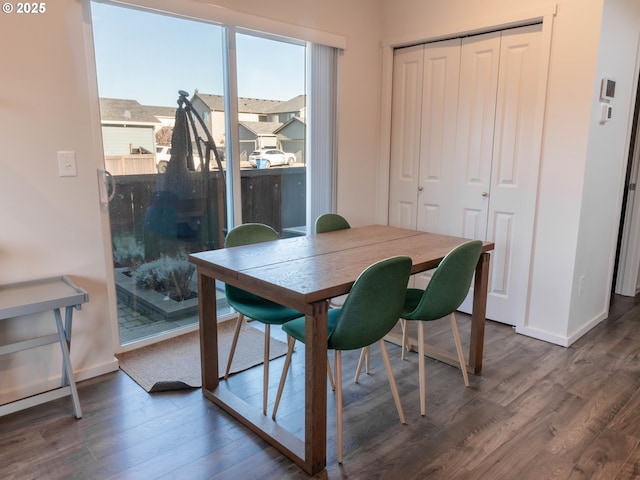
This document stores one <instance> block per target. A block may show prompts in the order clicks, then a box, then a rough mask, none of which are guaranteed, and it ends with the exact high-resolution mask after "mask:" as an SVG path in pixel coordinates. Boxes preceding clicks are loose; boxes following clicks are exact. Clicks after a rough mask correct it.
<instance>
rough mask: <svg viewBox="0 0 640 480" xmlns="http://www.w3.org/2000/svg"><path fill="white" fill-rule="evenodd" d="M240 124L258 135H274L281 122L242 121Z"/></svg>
mask: <svg viewBox="0 0 640 480" xmlns="http://www.w3.org/2000/svg"><path fill="white" fill-rule="evenodd" d="M240 125H242V126H243V127H245V128H246V129H248V130H249V131H251V132H252V133H254V134H256V135H273V133H274V132H275V131H276V130H277V129H279V128H280V126H281V125H282V123H280V122H246V121H242V122H240Z"/></svg>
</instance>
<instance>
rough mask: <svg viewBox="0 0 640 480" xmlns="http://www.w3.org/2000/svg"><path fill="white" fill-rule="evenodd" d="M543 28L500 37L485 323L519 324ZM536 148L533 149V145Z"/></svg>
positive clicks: (535, 162)
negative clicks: (491, 248) (489, 320)
mask: <svg viewBox="0 0 640 480" xmlns="http://www.w3.org/2000/svg"><path fill="white" fill-rule="evenodd" d="M541 32H542V25H531V26H528V27H520V28H515V29H512V30H506V31H504V32H503V33H502V41H501V46H500V73H499V75H498V78H499V80H498V98H497V103H496V121H495V129H494V135H493V161H492V173H491V189H490V197H489V212H488V223H487V240H490V241H493V242H495V244H496V249H495V251H494V252H493V253H492V255H491V264H490V268H491V270H490V273H489V289H488V299H487V318H491V319H495V320H500V321H503V322H506V323H509V324H512V325H513V324H521V320H522V318H518V317H519V316H520V317H522V316H523V315H524V312H525V308H526V296H527V291H528V290H529V270H530V265H531V249H532V241H533V227H534V222H535V208H536V195H537V183H538V182H537V179H538V166H539V161H540V158H539V156H540V145H539V142H538V140H536V139H535V138H534V135H535V131H536V128H535V122H536V118H537V116H536V109H537V106H538V98H539V91H540V88H539V84H540V79H539V75H538V72H539V68H540V54H541V38H542V35H541ZM536 142H537V143H536Z"/></svg>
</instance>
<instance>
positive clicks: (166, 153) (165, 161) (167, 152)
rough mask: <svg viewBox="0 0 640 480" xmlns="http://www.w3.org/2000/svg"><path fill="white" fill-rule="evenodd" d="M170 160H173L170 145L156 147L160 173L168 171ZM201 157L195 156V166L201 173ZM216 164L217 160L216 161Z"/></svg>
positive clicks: (157, 164)
mask: <svg viewBox="0 0 640 480" xmlns="http://www.w3.org/2000/svg"><path fill="white" fill-rule="evenodd" d="M169 160H171V147H170V146H168V145H157V146H156V167H157V168H158V173H164V172H166V171H167V166H168V165H169ZM200 163H201V162H200V157H199V156H198V155H195V154H194V155H193V165H194V166H195V169H196V171H198V172H199V171H200V168H201V166H200ZM214 163H215V160H214Z"/></svg>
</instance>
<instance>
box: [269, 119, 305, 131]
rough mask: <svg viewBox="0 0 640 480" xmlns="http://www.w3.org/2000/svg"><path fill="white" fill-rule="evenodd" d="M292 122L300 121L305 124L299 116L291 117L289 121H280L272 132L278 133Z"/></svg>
mask: <svg viewBox="0 0 640 480" xmlns="http://www.w3.org/2000/svg"><path fill="white" fill-rule="evenodd" d="M294 122H300V123H301V124H303V125H305V123H304V121H303V120H302V119H301V118H300V117H292V118H290V119H289V121H287V122H285V123H281V124H280V126H279V127H278V128H276V129H275V130H274V131H273V133H276V134H277V133H280V132H281V131H282V130H284V129H285V128H287V127H288V126H289V125H291V124H292V123H294Z"/></svg>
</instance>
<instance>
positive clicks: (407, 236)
mask: <svg viewBox="0 0 640 480" xmlns="http://www.w3.org/2000/svg"><path fill="white" fill-rule="evenodd" d="M466 241H468V240H467V239H464V238H458V237H451V236H446V235H439V234H433V233H426V232H420V231H416V230H409V229H403V228H397V227H390V226H386V225H369V226H363V227H357V228H350V229H346V230H339V231H335V232H327V233H322V234H316V235H306V236H300V237H293V238H287V239H281V240H275V241H271V242H264V243H259V244H253V245H245V246H240V247H233V248H224V249H220V250H211V251H206V252H200V253H194V254H191V255H189V260H190V261H191V262H192V263H193V264H195V265H196V266H197V272H198V288H199V297H200V301H199V315H200V349H201V362H202V392H203V395H204V396H205V397H206V398H208V399H209V400H211V401H212V402H213V403H215V404H216V405H219V406H220V407H221V408H222V409H223V410H225V411H226V412H228V413H229V414H230V415H232V416H233V417H235V418H236V419H237V420H239V421H240V422H241V423H243V424H244V425H245V426H247V427H248V428H250V429H251V430H252V431H253V432H255V433H256V434H258V435H259V436H260V437H262V438H263V439H265V440H266V441H267V442H268V443H270V444H271V445H273V446H274V447H275V448H276V449H278V450H279V451H280V452H282V453H283V454H284V455H286V456H287V457H289V458H290V459H291V460H293V461H294V462H295V463H296V464H298V465H299V466H300V467H301V468H302V469H303V470H304V471H306V472H307V473H309V474H311V475H313V474H316V473H318V472H320V471H322V470H323V469H324V468H325V465H326V437H327V435H326V425H327V421H326V416H327V378H326V372H327V310H328V308H329V300H330V299H331V298H333V297H337V296H340V295H343V294H346V293H348V292H349V290H350V289H351V286H352V285H353V283H354V282H355V280H356V278H357V277H358V275H359V274H360V273H361V272H362V271H363V270H364V269H365V268H366V267H368V266H369V265H371V264H372V263H374V262H376V261H378V260H382V259H384V258H388V257H392V256H396V255H408V256H409V257H411V259H412V264H413V266H412V270H411V272H412V273H418V272H422V271H425V270H430V269H432V268H435V267H437V266H438V264H439V263H440V261H441V260H442V258H443V257H444V256H445V255H446V254H447V253H448V252H449V251H450V250H451V249H452V248H454V247H456V246H457V245H460V244H461V243H464V242H466ZM493 248H494V245H493V243H491V242H484V243H483V253H482V255H481V256H480V260H479V261H478V264H477V267H476V274H475V281H474V290H473V311H472V320H471V334H470V335H471V336H470V345H469V354H468V365H467V366H466V368H467V369H468V370H469V371H470V372H472V373H475V374H479V373H480V371H481V369H482V350H483V344H484V323H485V311H486V298H487V283H488V271H489V253H488V252H489V251H491V250H493ZM217 280H218V281H222V282H225V283H228V284H230V285H234V286H236V287H239V288H242V289H244V290H247V291H249V292H252V293H255V294H257V295H260V296H261V297H264V298H267V299H269V300H272V301H274V302H277V303H280V304H282V305H286V306H288V307H291V308H295V309H297V310H299V311H300V312H302V313H304V315H305V335H306V336H305V414H304V439H301V438H299V437H297V436H296V435H294V434H293V433H291V432H289V431H287V430H286V429H284V428H283V427H282V426H281V425H279V424H278V423H277V421H274V420H272V419H271V418H270V417H267V416H264V415H263V414H262V409H261V408H258V407H254V406H252V405H250V404H249V403H248V402H247V401H245V399H243V398H242V396H241V392H232V391H231V389H230V388H229V387H228V385H227V382H224V381H223V382H221V381H220V379H219V373H218V338H217V311H216V281H217ZM441 356H444V357H445V358H440V359H441V360H445V361H447V358H446V357H447V356H448V355H447V354H446V353H445V354H442V355H441ZM449 360H450V363H452V364H454V365H458V364H457V357H456V356H455V355H454V354H453V353H452V354H451V355H450V359H449Z"/></svg>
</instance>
